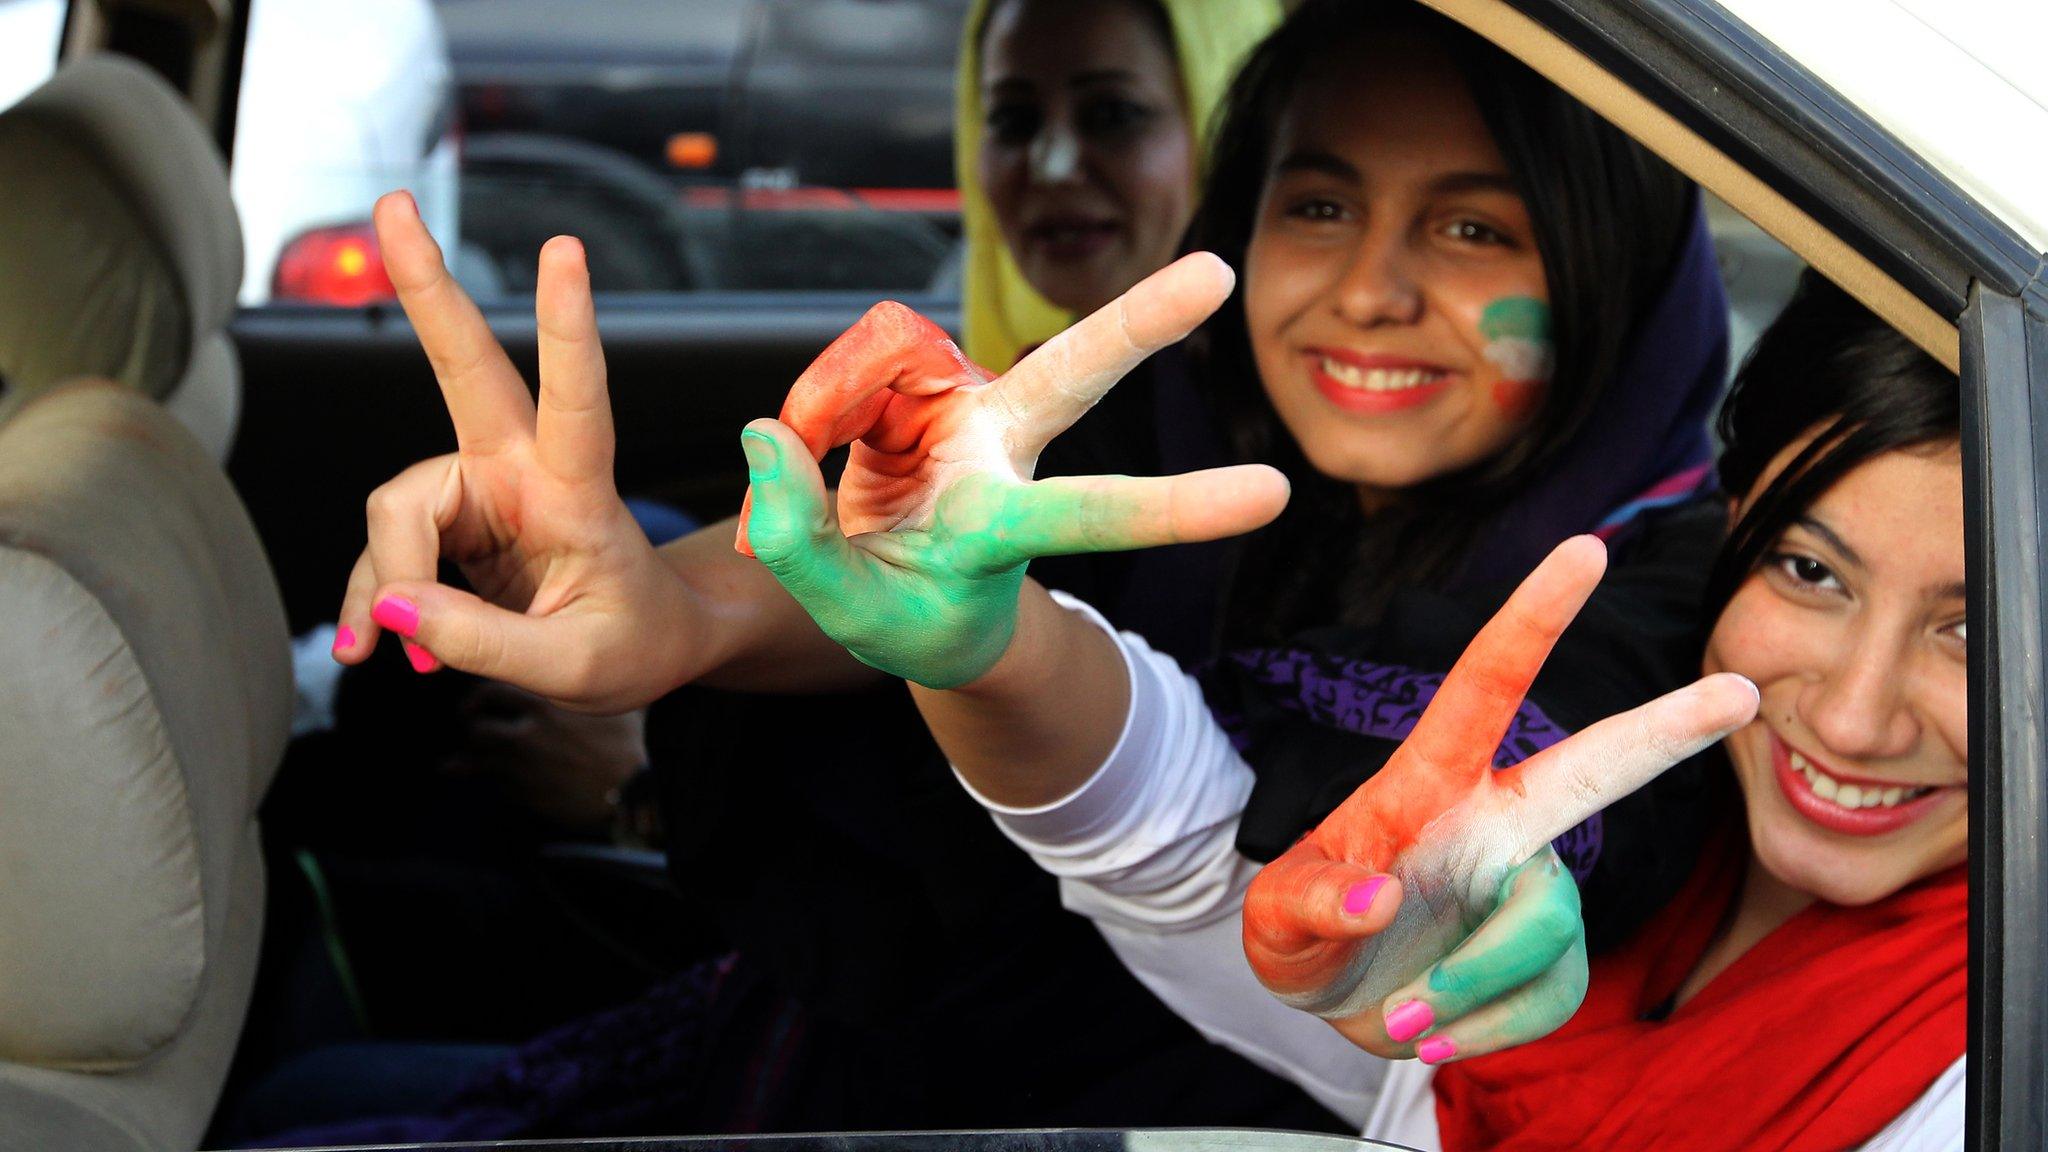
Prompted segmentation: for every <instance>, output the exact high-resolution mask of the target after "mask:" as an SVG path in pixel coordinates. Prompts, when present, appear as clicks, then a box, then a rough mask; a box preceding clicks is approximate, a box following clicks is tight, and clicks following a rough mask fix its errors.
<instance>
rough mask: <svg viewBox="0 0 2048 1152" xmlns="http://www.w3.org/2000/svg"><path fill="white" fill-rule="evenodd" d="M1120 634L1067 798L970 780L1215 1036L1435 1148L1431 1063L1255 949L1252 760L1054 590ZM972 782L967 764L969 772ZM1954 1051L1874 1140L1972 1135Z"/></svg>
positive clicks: (1389, 1131) (1076, 897) (1379, 1133)
mask: <svg viewBox="0 0 2048 1152" xmlns="http://www.w3.org/2000/svg"><path fill="white" fill-rule="evenodd" d="M1053 596H1054V598H1055V599H1056V600H1058V601H1059V603H1060V604H1061V605H1063V606H1064V607H1066V608H1068V609H1070V610H1072V611H1076V612H1079V613H1081V614H1082V615H1083V616H1085V617H1087V618H1088V620H1090V621H1091V622H1092V623H1094V624H1095V625H1096V626H1097V627H1100V628H1102V629H1103V630H1104V631H1106V632H1109V633H1110V634H1111V635H1112V636H1114V637H1115V638H1116V640H1117V644H1118V647H1119V648H1120V649H1121V651H1122V653H1123V657H1124V667H1125V672H1126V674H1127V676H1128V678H1129V681H1130V685H1131V704H1130V711H1129V713H1128V714H1127V715H1126V716H1125V718H1124V728H1123V732H1122V734H1121V735H1120V736H1119V737H1118V739H1117V743H1116V747H1115V748H1113V749H1112V750H1111V751H1110V754H1109V757H1108V758H1107V759H1106V760H1105V761H1104V762H1103V764H1102V765H1101V766H1100V767H1099V768H1097V769H1096V771H1095V772H1094V774H1093V775H1091V776H1090V777H1089V778H1088V780H1087V782H1086V783H1084V784H1082V785H1081V786H1080V787H1079V788H1077V789H1076V790H1075V791H1074V792H1072V793H1071V794H1069V795H1068V796H1066V797H1065V798H1064V799H1061V800H1058V801H1056V802H1054V803H1051V804H1047V805H1043V806H1040V807H1036V808H1012V807H1007V806H1004V805H1000V804H996V803H993V802H991V801H989V800H988V799H987V798H986V797H983V796H981V795H980V794H979V793H974V790H973V788H972V787H971V786H969V787H968V791H969V792H970V793H972V794H974V796H975V799H977V800H979V801H980V802H981V804H982V805H983V806H984V807H986V808H987V809H989V811H990V812H991V814H993V815H994V817H995V819H996V823H997V825H998V826H999V827H1000V828H1002V830H1003V832H1004V833H1005V834H1006V835H1008V836H1009V837H1010V839H1011V840H1013V841H1015V842H1016V843H1017V844H1018V845H1019V846H1020V847H1022V848H1023V849H1024V850H1025V851H1027V852H1029V853H1030V854H1031V856H1032V858H1033V859H1035V860H1037V861H1038V863H1039V866H1040V867H1042V868H1044V869H1045V870H1046V871H1048V872H1050V873H1052V874H1053V875H1055V876H1057V877H1059V881H1060V894H1061V899H1062V901H1063V902H1064V903H1065V905H1066V906H1067V908H1069V909H1070V910H1072V911H1074V912H1078V913H1080V914H1081V915H1083V916H1086V917H1088V918H1089V919H1090V920H1092V921H1094V923H1095V926H1096V927H1097V928H1098V929H1099V930H1100V931H1101V932H1102V935H1103V937H1104V938H1105V939H1106V940H1108V942H1109V945H1110V947H1111V948H1112V949H1113V950H1115V952H1116V954H1117V956H1118V958H1119V959H1121V960H1122V961H1123V963H1124V966H1125V967H1127V968H1129V969H1130V970H1131V972H1132V974H1133V975H1135V976H1137V978H1138V979H1139V981H1140V982H1142V983H1143V984H1144V985H1145V986H1146V987H1147V988H1149V989H1151V990H1152V993H1153V994H1154V995H1156V996H1158V997H1159V999H1160V1000H1161V1001H1162V1002H1163V1003H1164V1004H1165V1005H1166V1006H1167V1007H1168V1008H1170V1009H1172V1010H1173V1011H1174V1012H1175V1013H1176V1014H1178V1015H1179V1016H1180V1017H1181V1018H1183V1019H1185V1020H1186V1021H1188V1022H1189V1023H1190V1024H1192V1025H1194V1026H1195V1028H1196V1029H1197V1030H1199V1031H1200V1032H1201V1033H1202V1034H1203V1035H1204V1036H1206V1037H1208V1038H1209V1039H1210V1040H1211V1041H1213V1042H1215V1043H1218V1044H1222V1045H1223V1046H1225V1047H1227V1048H1229V1049H1231V1050H1232V1051H1235V1052H1238V1053H1240V1054H1242V1055H1244V1056H1245V1057H1246V1058H1248V1059H1250V1060H1251V1061H1252V1062H1253V1063H1255V1064H1258V1065H1259V1066H1260V1067H1263V1068H1266V1069H1267V1070H1269V1071H1271V1072H1273V1073H1275V1074H1277V1075H1280V1076H1284V1077H1286V1078H1288V1079H1290V1080H1292V1081H1294V1082H1295V1083H1297V1084H1299V1085H1301V1087H1302V1088H1303V1089H1304V1090H1306V1091H1307V1092H1308V1093H1309V1094H1310V1095H1312V1096H1314V1097H1315V1098H1316V1099H1317V1100H1319V1101H1321V1102H1322V1103H1323V1105H1324V1106H1325V1107H1328V1108H1330V1109H1331V1110H1332V1111H1334V1112H1336V1113H1337V1114H1338V1115H1340V1116H1343V1117H1345V1118H1346V1119H1348V1120H1350V1121H1352V1122H1353V1123H1355V1124H1358V1125H1359V1126H1360V1127H1361V1129H1362V1130H1363V1133H1364V1135H1365V1136H1367V1137H1369V1138H1372V1139H1377V1140H1385V1141H1389V1142H1391V1143H1396V1144H1404V1145H1407V1146H1409V1147H1412V1148H1417V1149H1423V1150H1425V1152H1428V1150H1433V1149H1437V1148H1440V1147H1441V1146H1442V1145H1441V1141H1440V1138H1439V1136H1438V1132H1437V1125H1436V1105H1435V1100H1434V1096H1433V1093H1432V1092H1431V1089H1430V1077H1431V1075H1432V1072H1433V1070H1432V1069H1431V1068H1429V1067H1428V1066H1426V1065H1423V1064H1419V1063H1416V1062H1414V1061H1406V1060H1402V1061H1388V1060H1382V1059H1380V1058H1379V1057H1376V1056H1374V1055H1372V1054H1371V1053H1368V1052H1365V1051H1364V1050H1362V1049H1360V1048H1357V1047H1355V1046H1353V1045H1352V1044H1351V1043H1350V1042H1349V1041H1347V1040H1345V1039H1344V1038H1343V1037H1342V1036H1339V1035H1338V1034H1337V1032H1336V1030H1334V1029H1332V1028H1331V1027H1330V1026H1329V1025H1327V1024H1325V1023H1324V1022H1323V1021H1322V1020H1320V1019H1318V1018H1316V1017H1314V1016H1311V1015H1309V1014H1307V1013H1305V1012H1298V1011H1296V1010H1294V1009H1292V1008H1289V1007H1287V1006H1286V1005H1284V1004H1282V1003H1280V1001H1278V1000H1277V999H1275V998H1274V997H1273V996H1271V995H1270V994H1268V993H1267V992H1266V991H1265V989H1264V987H1263V986H1261V985H1260V984H1259V982H1258V979H1257V977H1255V976H1253V975H1252V971H1251V966H1250V964H1248V963H1247V962H1246V960H1245V956H1244V945H1243V938H1242V918H1243V910H1244V893H1245V889H1246V887H1247V886H1249V885H1250V883H1251V878H1252V875H1253V874H1254V873H1255V872H1257V871H1258V867H1259V866H1258V865H1257V864H1255V863H1253V862H1252V861H1250V860H1248V859H1246V858H1245V857H1243V856H1241V855H1239V854H1238V852H1237V849H1236V838H1237V822H1238V818H1239V817H1240V816H1241V815H1242V814H1243V812H1244V808H1245V804H1246V801H1247V799H1248V798H1249V797H1250V795H1251V788H1252V770H1251V768H1250V766H1249V765H1247V764H1246V763H1245V762H1244V759H1243V758H1242V757H1241V756H1239V755H1238V754H1237V750H1236V749H1235V748H1233V747H1232V746H1231V744H1230V741H1229V739H1228V738H1227V737H1226V736H1225V735H1224V733H1223V730H1222V729H1221V728H1220V727H1219V726H1218V725H1217V724H1216V721H1215V719H1214V717H1212V716H1211V715H1210V714H1209V710H1208V707H1207V706H1206V704H1205V703H1204V702H1203V699H1202V693H1201V689H1200V687H1199V686H1198V685H1196V684H1195V682H1194V680H1193V679H1192V678H1191V677H1189V676H1188V675H1187V674H1186V673H1184V672H1182V671H1181V669H1180V666H1179V665H1177V664H1175V663H1174V661H1173V660H1172V659H1171V658H1170V657H1167V656H1164V655H1162V654H1160V653H1158V652H1155V651H1153V650H1152V648H1151V646H1150V645H1148V644H1146V643H1145V641H1144V640H1143V639H1142V638H1140V637H1138V636H1136V635H1135V634H1132V633H1128V632H1126V633H1117V632H1115V631H1114V630H1113V629H1111V628H1110V627H1109V625H1108V623H1107V622H1105V621H1104V620H1103V619H1102V617H1101V616H1100V615H1098V614H1097V613H1096V612H1095V610H1094V609H1093V608H1090V607H1089V606H1087V605H1086V604H1084V603H1082V602H1081V601H1079V600H1076V599H1074V598H1073V597H1070V596H1067V595H1065V594H1063V593H1059V592H1055V593H1053ZM962 783H963V784H965V780H964V779H963V780H962ZM1964 1071H1965V1061H1963V1060H1957V1061H1956V1062H1955V1064H1953V1065H1951V1066H1950V1067H1949V1069H1948V1071H1947V1072H1945V1073H1943V1075H1942V1076H1941V1077H1940V1078H1939V1079H1938V1080H1936V1081H1935V1083H1934V1084H1933V1085H1932V1086H1931V1087H1929V1088H1928V1090H1927V1091H1926V1092H1925V1093H1924V1094H1923V1095H1922V1096H1921V1097H1920V1099H1919V1100H1917V1101H1915V1102H1914V1103H1913V1105H1912V1106H1911V1107H1909V1108H1908V1109H1907V1110H1906V1111H1905V1112H1903V1113H1901V1114H1900V1115H1899V1117H1898V1118H1897V1119H1896V1120H1894V1121H1893V1122H1892V1123H1891V1124H1890V1125H1889V1126H1887V1127H1886V1128H1885V1129H1884V1130H1883V1131H1882V1132H1880V1133H1878V1135H1877V1136H1876V1137H1875V1138H1873V1139H1872V1140H1871V1141H1870V1142H1869V1143H1867V1144H1865V1145H1864V1150H1865V1152H1946V1150H1949V1149H1958V1150H1959V1149H1960V1148H1961V1147H1962V1141H1963V1103H1964V1100H1963V1084H1964Z"/></svg>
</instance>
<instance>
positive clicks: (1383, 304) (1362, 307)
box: [1331, 228, 1422, 327]
mask: <svg viewBox="0 0 2048 1152" xmlns="http://www.w3.org/2000/svg"><path fill="white" fill-rule="evenodd" d="M1382 231H1383V230H1381V229H1377V228H1371V229H1368V231H1367V233H1366V235H1365V236H1364V237H1363V238H1362V239H1361V240H1360V241H1359V244H1358V248H1357V250H1356V251H1355V252H1353V253H1352V256H1351V261H1350V263H1349V264H1348V265H1346V266H1345V268H1344V272H1343V275H1342V277H1341V278H1340V279H1339V280H1338V282H1337V285H1336V292H1335V295H1334V297H1333V298H1332V301H1331V304H1332V306H1333V307H1334V309H1335V310H1336V312H1337V314H1338V315H1340V316H1342V317H1343V318H1344V319H1346V320H1348V321H1350V322H1351V323H1353V324H1358V325H1361V326H1364V327H1374V326H1377V325H1381V324H1413V323H1415V322H1416V321H1417V320H1418V319H1420V318H1421V316H1422V290H1421V288H1420V286H1419V280H1418V278H1417V277H1416V276H1415V275H1414V270H1413V268H1412V267H1411V266H1410V265H1411V254H1410V252H1409V250H1408V246H1407V245H1406V244H1405V243H1403V242H1402V241H1401V238H1400V237H1399V236H1397V235H1383V234H1381V233H1382Z"/></svg>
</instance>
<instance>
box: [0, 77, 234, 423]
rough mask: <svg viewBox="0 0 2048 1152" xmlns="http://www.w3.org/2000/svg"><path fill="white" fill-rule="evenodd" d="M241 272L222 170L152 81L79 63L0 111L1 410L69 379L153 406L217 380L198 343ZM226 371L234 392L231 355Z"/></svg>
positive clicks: (230, 297)
mask: <svg viewBox="0 0 2048 1152" xmlns="http://www.w3.org/2000/svg"><path fill="white" fill-rule="evenodd" d="M241 277H242V237H241V226H240V224H239V223H238V221H237V219H236V216H235V208H234V202H233V200H232V198H231V197H230V194H229V190H228V178H227V171H226V169H225V168H224V167H223V165H222V163H221V159H220V156H219V154H218V152H217V151H216V149H215V147H214V144H213V141H212V139H211V138H209V136H208V135H207V132H206V129H205V128H204V127H203V126H202V125H201V124H200V123H199V121H198V119H197V118H196V117H195V116H193V114H192V111H191V109H190V108H189V107H188V106H187V105H186V104H185V102H184V100H183V99H182V98H181V97H179V95H178V94H177V92H175V91H174V90H172V88H171V87H170V86H169V85H168V84H166V83H165V82H164V81H163V80H162V79H161V78H159V77H158V76H157V75H156V74H155V73H153V72H151V71H150V70H149V69H147V68H145V67H143V66H142V65H140V64H137V63H134V62H133V61H130V60H127V59H125V58H122V57H119V56H114V55H99V56H92V57H88V58H86V59H84V60H79V61H76V62H74V63H70V64H67V65H65V66H64V67H63V68H62V69H60V70H59V71H58V73H57V75H56V76H55V77H53V78H52V79H51V80H50V82H49V83H47V84H45V85H43V86H42V87H41V88H39V89H37V90H36V91H34V92H32V93H30V94H29V95H28V96H27V97H25V98H24V99H22V101H21V102H20V103H18V104H16V105H15V106H14V107H12V108H10V109H8V110H7V111H6V112H5V113H0V378H4V379H5V382H6V384H7V386H8V387H7V395H5V396H0V416H4V414H5V413H6V412H8V411H11V410H12V408H14V407H18V406H19V405H20V404H21V403H22V402H24V401H25V399H26V398H27V396H28V395H30V394H33V393H35V392H39V391H41V390H42V389H44V388H47V387H49V386H51V385H52V384H55V383H58V382H60V381H62V380H67V379H71V378H73V377H76V376H103V377H109V378H112V379H115V380H118V381H120V382H121V383H123V384H126V385H128V386H130V387H133V388H136V389H138V390H140V391H142V392H144V393H145V394H147V395H149V396H152V397H155V398H157V399H160V400H161V399H165V398H168V397H175V396H176V395H177V394H178V393H179V392H180V391H181V390H182V389H183V388H184V387H185V386H186V385H187V383H188V382H190V381H192V379H193V378H194V376H195V373H197V372H199V371H201V370H203V372H204V373H206V374H209V376H211V375H217V374H218V373H219V371H220V370H221V368H222V360H221V358H220V356H219V355H218V353H217V352H209V351H208V350H207V345H208V344H209V343H210V342H212V341H215V340H218V339H219V338H220V336H221V334H222V333H223V331H224V330H225V328H226V326H227V323H228V321H229V320H230V319H231V318H232V317H233V315H234V308H235V294H236V290H237V289H238V288H239V287H240V285H241ZM227 372H228V376H227V380H228V382H229V385H230V387H231V386H232V382H233V381H234V378H235V377H234V369H233V366H232V359H231V358H230V359H229V360H228V362H227ZM221 387H222V385H221V384H220V382H219V381H217V380H213V379H211V378H209V380H208V381H205V382H202V388H201V390H202V391H208V390H210V391H213V392H216V393H217V392H218V391H219V390H220V388H221ZM174 407H175V405H174ZM201 407H202V410H215V409H218V408H220V407H221V401H220V400H219V399H218V397H216V398H215V399H214V400H213V401H211V402H210V403H208V404H204V405H202V406H201ZM230 407H231V405H230ZM195 431H197V432H198V433H199V435H200V439H201V440H202V442H205V441H208V440H216V439H220V438H221V437H220V435H219V434H218V433H216V434H213V435H209V432H208V430H206V429H204V428H195ZM208 446H209V447H215V445H213V444H209V445H208Z"/></svg>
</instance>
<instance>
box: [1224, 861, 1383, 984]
mask: <svg viewBox="0 0 2048 1152" xmlns="http://www.w3.org/2000/svg"><path fill="white" fill-rule="evenodd" d="M1401 898H1402V891H1401V882H1400V881H1399V880H1397V879H1395V878H1394V877H1393V876H1391V875H1388V874H1387V873H1385V872H1378V871H1375V870H1373V869H1371V868H1368V867H1366V866H1365V865H1363V864H1353V863H1350V862H1348V861H1344V860H1333V859H1330V858H1328V857H1325V856H1322V855H1320V854H1316V853H1311V852H1306V851H1302V850H1300V849H1296V850H1294V851H1290V852H1288V853H1287V854H1286V855H1284V856H1282V857H1280V858H1279V859H1278V860H1275V861H1273V862H1272V863H1271V864H1268V865H1267V866H1266V867H1265V868H1263V869H1261V870H1260V872H1259V874H1258V876H1256V877H1254V878H1253V880H1252V884H1251V888H1250V889H1249V890H1248V891H1247V892H1246V893H1245V900H1244V948H1245V958H1246V959H1247V960H1248V961H1250V963H1251V966H1252V971H1253V972H1254V973H1256V974H1257V975H1258V978H1259V981H1260V982H1261V983H1263V984H1264V985H1265V986H1266V987H1267V988H1268V989H1269V990H1271V991H1272V992H1273V994H1274V995H1276V996H1278V997H1280V998H1281V999H1282V1000H1284V1001H1286V1002H1287V1003H1289V1004H1292V1005H1293V1006H1295V1007H1297V1008H1302V1009H1305V1010H1307V1011H1316V1010H1317V1009H1318V1008H1319V1007H1321V1006H1322V1001H1323V1000H1324V999H1325V998H1326V997H1328V996H1330V995H1336V996H1338V997H1339V998H1341V997H1342V995H1343V994H1344V993H1347V992H1348V991H1349V989H1348V988H1342V989H1333V988H1332V985H1333V984H1337V983H1338V982H1339V978H1340V977H1342V976H1343V974H1344V972H1345V970H1346V968H1348V967H1349V965H1350V962H1351V960H1352V959H1353V957H1354V955H1355V953H1356V950H1357V947H1356V946H1357V945H1358V944H1359V943H1360V942H1362V941H1365V940H1367V939H1369V938H1371V937H1372V936H1375V935H1377V934H1378V933H1380V932H1383V931H1385V930H1386V928H1387V925H1389V924H1392V923H1393V922H1394V914H1395V913H1396V912H1398V911H1399V910H1400V908H1401Z"/></svg>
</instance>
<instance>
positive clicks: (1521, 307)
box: [1479, 296, 1556, 420]
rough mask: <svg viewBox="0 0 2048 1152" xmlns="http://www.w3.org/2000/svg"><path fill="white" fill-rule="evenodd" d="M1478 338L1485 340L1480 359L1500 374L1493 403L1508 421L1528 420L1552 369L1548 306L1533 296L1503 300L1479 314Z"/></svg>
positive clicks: (1541, 394)
mask: <svg viewBox="0 0 2048 1152" xmlns="http://www.w3.org/2000/svg"><path fill="white" fill-rule="evenodd" d="M1479 334H1480V335H1481V336H1483V337H1485V338H1486V348H1485V350H1484V352H1483V355H1484V356H1485V357H1486V359H1487V361H1488V362H1489V363H1491V364H1492V365H1493V366H1494V367H1495V368H1497V369H1499V371H1500V378H1499V379H1497V380H1495V381H1494V382H1493V402H1494V403H1495V404H1497V405H1499V406H1500V409H1501V411H1503V412H1505V413H1506V414H1507V415H1508V416H1509V417H1510V418H1511V419H1516V420H1519V419H1522V418H1524V417H1526V416H1528V415H1529V414H1530V413H1531V412H1532V411H1534V409H1535V407H1536V402H1537V401H1538V400H1540V399H1541V398H1542V396H1543V388H1544V386H1545V385H1547V384H1549V383H1550V373H1551V371H1552V369H1553V368H1554V367H1555V361H1556V352H1555V348H1554V346H1553V345H1552V344H1551V342H1550V305H1548V304H1545V303H1544V302H1543V301H1541V300H1538V299H1536V298H1535V297H1534V296H1503V297H1501V298H1500V299H1498V300H1495V301H1494V302H1493V303H1491V304H1488V305H1487V306H1486V311H1484V312H1482V313H1480V314H1479Z"/></svg>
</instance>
